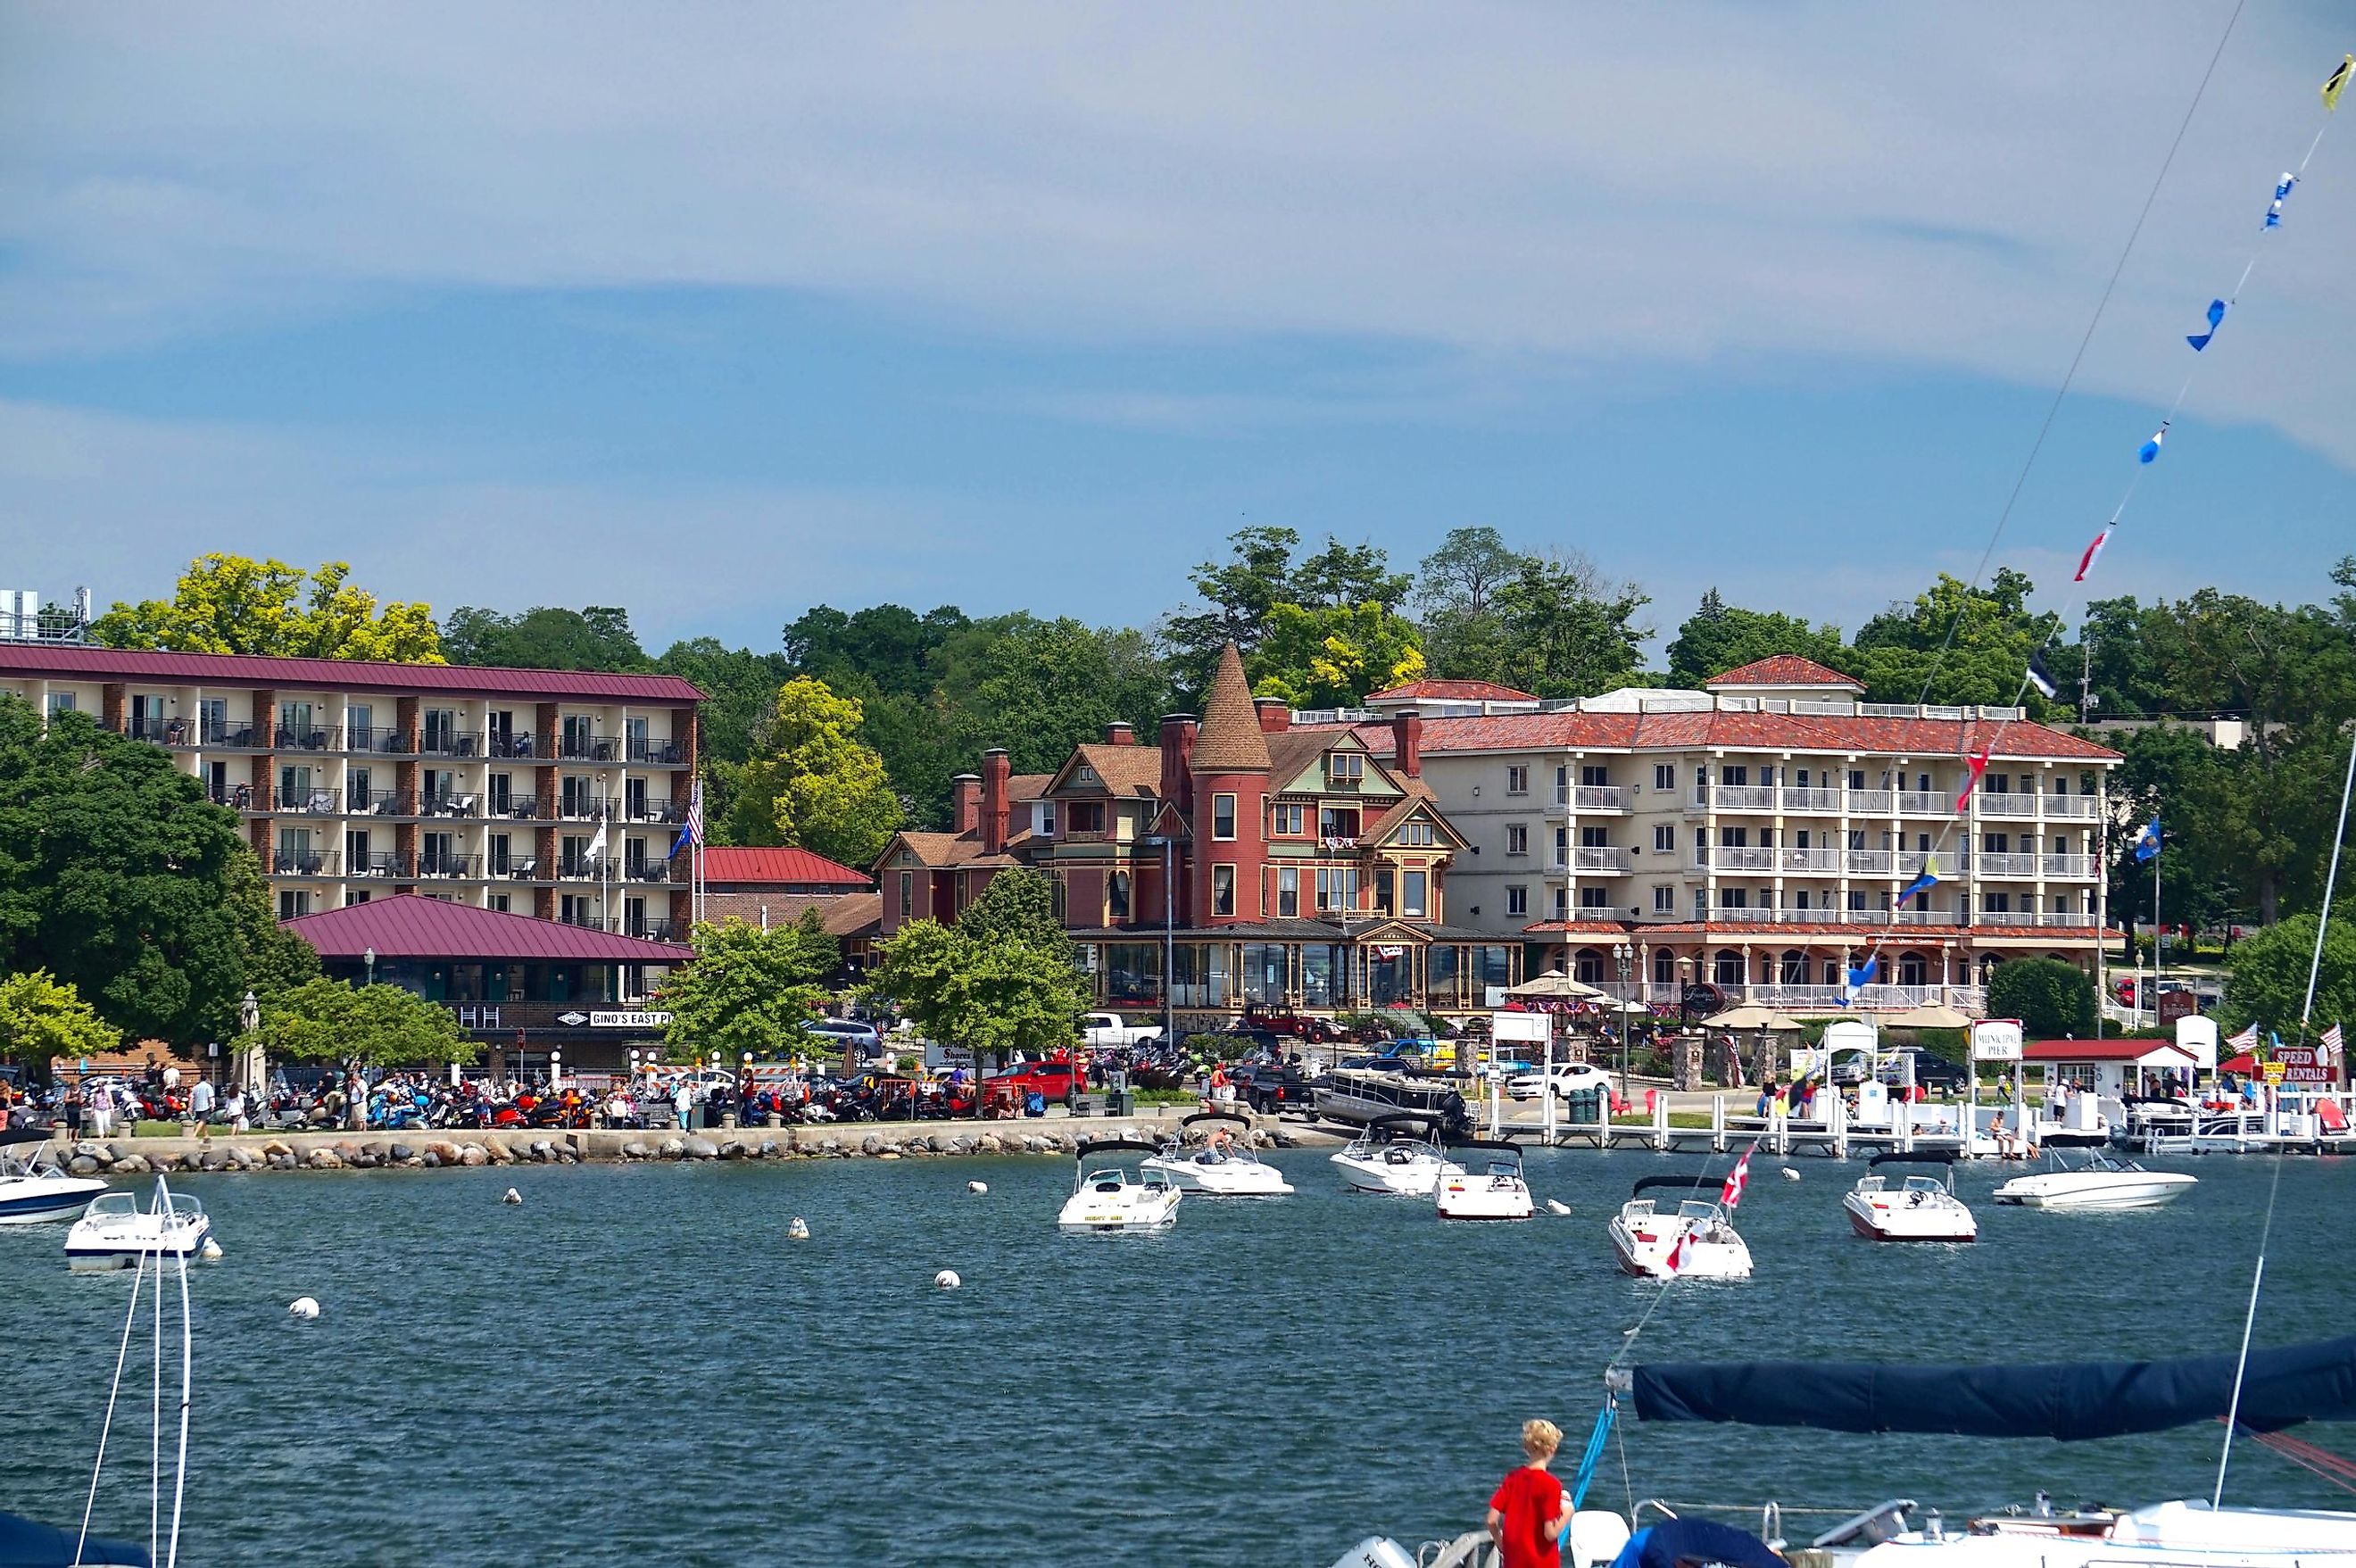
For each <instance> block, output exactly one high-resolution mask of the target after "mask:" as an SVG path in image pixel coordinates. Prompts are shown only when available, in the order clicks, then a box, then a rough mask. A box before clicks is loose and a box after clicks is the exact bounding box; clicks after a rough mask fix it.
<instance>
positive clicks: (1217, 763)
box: [1193, 642, 1269, 773]
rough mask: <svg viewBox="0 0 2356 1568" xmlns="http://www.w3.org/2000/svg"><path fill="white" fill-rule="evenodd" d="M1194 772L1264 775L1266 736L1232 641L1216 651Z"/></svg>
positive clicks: (1266, 762) (1265, 766)
mask: <svg viewBox="0 0 2356 1568" xmlns="http://www.w3.org/2000/svg"><path fill="white" fill-rule="evenodd" d="M1193 767H1194V771H1195V772H1197V773H1265V772H1267V771H1268V768H1269V761H1268V737H1267V736H1264V735H1262V734H1261V733H1260V727H1259V710H1258V708H1257V707H1255V706H1253V704H1252V694H1251V682H1248V681H1247V680H1245V679H1244V660H1243V655H1242V654H1240V653H1238V652H1237V651H1236V645H1235V644H1234V643H1232V642H1230V643H1229V644H1227V645H1226V647H1225V648H1223V649H1221V650H1219V668H1218V669H1217V671H1215V672H1214V673H1213V675H1212V676H1211V689H1210V691H1209V693H1207V694H1205V697H1204V699H1203V730H1202V734H1201V735H1199V736H1196V737H1195V740H1194V762H1193Z"/></svg>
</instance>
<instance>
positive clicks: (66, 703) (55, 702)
mask: <svg viewBox="0 0 2356 1568" xmlns="http://www.w3.org/2000/svg"><path fill="white" fill-rule="evenodd" d="M73 711H74V694H73V693H71V692H51V693H49V713H50V714H51V715H52V716H54V715H56V714H70V713H72V712H73Z"/></svg>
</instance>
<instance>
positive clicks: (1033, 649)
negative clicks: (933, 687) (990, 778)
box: [895, 614, 1171, 783]
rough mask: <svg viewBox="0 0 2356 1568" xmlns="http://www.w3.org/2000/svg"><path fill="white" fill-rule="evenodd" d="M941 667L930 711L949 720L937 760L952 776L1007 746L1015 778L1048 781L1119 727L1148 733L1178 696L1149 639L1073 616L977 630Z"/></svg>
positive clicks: (1017, 620)
mask: <svg viewBox="0 0 2356 1568" xmlns="http://www.w3.org/2000/svg"><path fill="white" fill-rule="evenodd" d="M936 661H937V666H938V669H939V671H940V679H939V685H938V687H937V692H936V693H935V698H934V702H933V703H932V708H931V712H932V714H933V715H934V716H935V717H936V718H937V719H946V720H947V721H948V730H949V734H950V737H951V739H952V742H953V745H952V746H951V747H950V748H949V749H948V751H947V752H946V753H944V754H942V756H941V757H940V761H941V762H942V764H943V765H944V766H947V767H948V768H950V770H951V771H970V770H972V769H973V768H977V767H978V766H979V765H980V760H981V754H982V752H983V751H984V750H986V749H987V748H989V747H991V746H1004V747H1006V749H1007V752H1008V754H1009V758H1010V760H1011V761H1012V764H1013V767H1014V770H1015V771H1016V772H1017V773H1046V772H1051V771H1053V770H1054V769H1055V768H1059V767H1061V766H1063V762H1064V758H1065V757H1067V756H1069V755H1070V754H1071V749H1072V747H1073V746H1074V745H1076V743H1078V742H1080V741H1084V740H1096V739H1099V738H1101V737H1102V736H1103V734H1104V729H1105V725H1107V724H1108V723H1111V722H1113V721H1116V720H1118V721H1120V722H1123V723H1127V724H1130V725H1140V726H1141V727H1143V728H1144V730H1145V732H1146V733H1148V734H1151V727H1152V725H1153V722H1154V720H1155V719H1156V718H1157V717H1159V716H1160V714H1162V712H1164V711H1166V709H1167V706H1168V703H1169V702H1170V696H1171V693H1170V673H1169V670H1168V667H1167V666H1166V665H1164V664H1163V663H1162V660H1161V659H1160V658H1159V657H1158V656H1157V655H1156V654H1155V653H1154V651H1153V649H1152V647H1151V643H1150V642H1149V641H1148V640H1147V639H1146V638H1145V637H1144V636H1143V635H1141V633H1138V632H1134V631H1128V630H1122V629H1118V628H1106V629H1102V630H1099V629H1097V628H1092V627H1089V626H1087V625H1086V624H1084V623H1082V622H1080V621H1077V620H1074V619H1072V618H1069V617H1065V618H1061V619H1057V620H1041V619H1039V618H1037V617H1035V616H1031V615H1019V614H1018V615H1010V616H999V617H993V618H991V619H988V620H981V621H976V622H974V623H973V624H972V625H971V626H970V627H969V628H966V629H965V630H964V631H961V632H959V633H958V634H957V635H956V636H954V637H951V638H950V639H948V641H947V642H946V643H944V644H943V645H942V647H941V649H940V650H939V651H938V653H937V655H936ZM895 781H898V782H903V783H905V782H906V781H905V780H898V779H896V776H895ZM944 782H946V780H944Z"/></svg>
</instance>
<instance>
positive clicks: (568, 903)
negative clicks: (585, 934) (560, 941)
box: [556, 893, 596, 926]
mask: <svg viewBox="0 0 2356 1568" xmlns="http://www.w3.org/2000/svg"><path fill="white" fill-rule="evenodd" d="M556 903H557V909H556V918H558V919H559V920H561V921H562V922H563V923H564V924H565V925H568V926H590V925H594V924H596V918H595V917H594V916H593V915H592V914H591V913H590V912H589V909H590V905H589V900H588V899H587V898H586V897H582V896H581V895H579V894H575V893H567V894H565V895H564V896H563V897H562V898H559V899H558V900H557V901H556Z"/></svg>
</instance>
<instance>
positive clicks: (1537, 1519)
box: [1489, 1421, 1570, 1568]
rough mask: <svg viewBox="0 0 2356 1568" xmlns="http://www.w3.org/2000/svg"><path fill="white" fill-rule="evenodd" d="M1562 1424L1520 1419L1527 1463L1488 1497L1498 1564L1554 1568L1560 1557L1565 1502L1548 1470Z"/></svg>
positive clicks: (1566, 1513) (1502, 1566)
mask: <svg viewBox="0 0 2356 1568" xmlns="http://www.w3.org/2000/svg"><path fill="white" fill-rule="evenodd" d="M1561 1446H1562V1428H1560V1427H1558V1426H1557V1425H1556V1424H1555V1423H1553V1422H1550V1421H1526V1422H1524V1423H1522V1453H1523V1455H1524V1456H1525V1457H1526V1458H1527V1460H1528V1461H1529V1462H1528V1463H1527V1464H1526V1465H1524V1466H1522V1467H1521V1468H1520V1469H1517V1470H1515V1471H1514V1472H1513V1473H1511V1474H1510V1475H1508V1476H1507V1477H1505V1479H1504V1480H1502V1481H1500V1482H1498V1483H1497V1489H1496V1491H1495V1492H1494V1493H1493V1494H1491V1496H1490V1498H1489V1539H1490V1540H1491V1541H1494V1542H1495V1543H1496V1547H1497V1552H1498V1557H1499V1568H1554V1565H1555V1564H1556V1563H1558V1561H1559V1553H1560V1550H1561V1549H1560V1547H1559V1546H1558V1544H1557V1543H1558V1541H1561V1539H1562V1530H1563V1526H1565V1525H1566V1524H1569V1522H1570V1505H1569V1502H1568V1501H1567V1500H1566V1499H1565V1498H1564V1496H1563V1490H1562V1483H1561V1482H1560V1481H1558V1480H1556V1479H1555V1478H1554V1477H1552V1476H1550V1475H1548V1474H1547V1466H1548V1465H1549V1464H1551V1463H1553V1461H1554V1455H1555V1450H1556V1449H1558V1448H1559V1447H1561Z"/></svg>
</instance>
